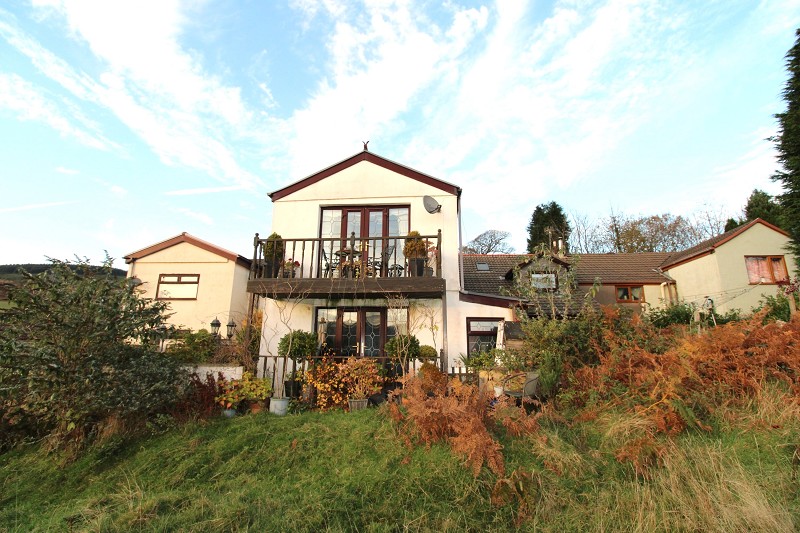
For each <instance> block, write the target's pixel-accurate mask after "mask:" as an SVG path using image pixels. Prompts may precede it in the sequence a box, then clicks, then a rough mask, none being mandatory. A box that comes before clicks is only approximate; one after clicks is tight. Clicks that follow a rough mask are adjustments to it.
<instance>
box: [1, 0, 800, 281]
mask: <svg viewBox="0 0 800 533" xmlns="http://www.w3.org/2000/svg"><path fill="white" fill-rule="evenodd" d="M798 26H800V1H799V0H783V1H781V0H776V1H771V0H766V1H762V2H757V1H737V0H722V1H705V0H697V1H691V2H687V1H685V0H677V1H647V0H641V1H640V0H608V1H597V2H593V1H581V0H568V1H555V2H539V1H531V2H525V1H523V0H509V1H497V2H490V1H486V2H478V1H460V2H459V1H455V0H452V1H443V2H434V1H424V0H420V1H415V0H406V1H401V0H398V1H391V0H382V1H377V0H376V1H365V2H356V1H340V0H320V1H312V0H294V1H291V0H290V1H286V2H278V1H275V2H272V1H269V2H260V1H255V0H252V1H233V0H224V1H213V0H208V1H204V2H199V1H193V2H185V3H184V2H177V1H167V0H157V1H137V2H125V3H121V2H120V3H118V2H110V1H76V2H70V1H66V0H61V1H59V0H34V1H32V2H21V1H17V0H11V1H10V2H4V3H3V4H2V7H0V139H2V142H0V161H2V168H0V184H2V187H0V227H2V228H3V230H2V232H0V263H24V262H44V261H45V257H46V256H48V257H55V258H60V259H67V258H71V257H73V256H75V255H78V256H80V257H88V258H89V259H91V260H93V261H95V262H97V261H100V260H102V258H103V257H104V251H108V253H109V255H110V256H111V257H114V258H117V260H116V265H117V266H122V267H124V262H123V261H122V259H121V257H122V256H123V255H125V254H126V253H129V252H132V251H135V250H137V249H140V248H143V247H145V246H148V245H150V244H153V243H155V242H158V241H161V240H163V239H166V238H168V237H171V236H174V235H176V234H178V233H180V232H182V231H187V232H189V233H191V234H193V235H195V236H197V237H200V238H202V239H205V240H208V241H210V242H213V243H215V244H217V245H220V246H222V247H224V248H227V249H230V250H232V251H235V252H238V253H240V254H242V255H245V256H248V255H250V254H251V253H252V237H253V234H254V233H255V232H260V233H261V234H262V235H264V234H268V233H269V232H270V231H271V229H270V225H271V205H270V201H269V198H268V197H267V193H268V192H270V191H273V190H275V189H278V188H280V187H283V186H284V185H286V184H288V183H291V182H293V181H296V180H298V179H301V178H303V177H304V176H306V175H308V174H311V173H313V172H315V171H317V170H320V169H322V168H325V167H327V166H329V165H331V164H333V163H336V162H338V161H340V160H342V159H345V158H347V157H349V156H351V155H353V154H354V153H356V152H359V151H360V150H361V142H362V141H365V140H369V141H370V145H369V146H370V150H371V151H373V152H375V153H377V154H379V155H382V156H384V157H387V158H389V159H392V160H394V161H397V162H400V163H403V164H405V165H407V166H410V167H412V168H415V169H417V170H420V171H422V172H425V173H427V174H431V175H433V176H436V177H439V178H441V179H443V180H445V181H448V182H451V183H455V184H458V185H460V186H461V187H462V188H463V190H464V193H463V202H462V205H463V215H464V216H463V219H464V220H463V233H464V241H465V242H466V241H468V240H469V239H471V238H473V237H474V236H476V235H477V234H479V233H480V232H482V231H484V230H487V229H499V230H504V231H509V232H511V234H512V239H511V240H512V242H511V244H512V245H514V246H515V247H516V248H517V250H521V249H523V248H524V247H525V238H526V233H525V232H526V226H527V224H528V221H529V220H530V216H531V213H532V212H533V209H534V207H535V206H536V205H537V204H539V203H542V202H549V201H551V200H555V201H558V202H559V203H560V204H561V205H562V206H563V207H564V208H565V210H566V211H567V212H569V213H577V214H579V215H582V216H587V217H590V218H599V217H603V216H606V215H608V214H609V212H610V211H611V210H614V211H615V212H622V213H627V214H631V215H637V214H643V215H649V214H656V213H664V212H670V213H673V214H682V215H686V216H693V215H696V214H697V213H699V212H703V211H711V212H714V213H723V214H726V215H737V214H739V213H740V212H741V208H742V206H743V204H744V202H745V201H746V198H747V196H748V195H749V193H750V192H751V191H752V190H753V189H754V188H760V189H764V190H767V191H768V192H770V193H772V194H774V193H776V192H778V191H779V189H778V187H777V186H776V185H775V184H773V183H772V182H771V181H770V180H769V176H770V175H771V174H772V173H773V172H774V170H775V168H776V163H775V153H774V146H773V143H771V142H769V141H768V140H766V139H767V137H769V136H770V135H773V134H774V133H775V131H776V122H775V119H774V116H773V115H774V114H775V113H777V112H780V111H782V110H783V109H784V105H783V102H782V100H781V99H780V93H781V90H782V88H783V85H784V83H785V81H786V71H785V60H784V56H785V54H786V51H787V50H788V49H789V48H790V47H791V46H792V44H793V43H794V31H795V28H797V27H798Z"/></svg>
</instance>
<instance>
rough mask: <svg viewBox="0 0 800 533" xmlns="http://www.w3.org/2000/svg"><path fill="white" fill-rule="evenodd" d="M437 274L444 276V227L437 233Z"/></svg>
mask: <svg viewBox="0 0 800 533" xmlns="http://www.w3.org/2000/svg"><path fill="white" fill-rule="evenodd" d="M436 275H437V276H438V277H440V278H441V277H442V229H441V228H439V231H438V232H437V234H436Z"/></svg>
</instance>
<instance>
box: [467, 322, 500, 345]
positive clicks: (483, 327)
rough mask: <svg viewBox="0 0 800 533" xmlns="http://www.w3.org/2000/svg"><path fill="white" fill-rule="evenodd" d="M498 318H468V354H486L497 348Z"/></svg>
mask: <svg viewBox="0 0 800 533" xmlns="http://www.w3.org/2000/svg"><path fill="white" fill-rule="evenodd" d="M499 325H500V319H499V318H468V319H467V348H468V349H469V353H475V352H488V351H489V350H491V349H492V348H494V347H495V346H497V329H498V327H499Z"/></svg>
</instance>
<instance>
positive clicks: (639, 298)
mask: <svg viewBox="0 0 800 533" xmlns="http://www.w3.org/2000/svg"><path fill="white" fill-rule="evenodd" d="M616 290H617V302H620V303H637V302H643V301H644V288H643V287H642V286H641V285H617V286H616Z"/></svg>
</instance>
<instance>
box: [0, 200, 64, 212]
mask: <svg viewBox="0 0 800 533" xmlns="http://www.w3.org/2000/svg"><path fill="white" fill-rule="evenodd" d="M76 203H78V202H45V203H41V204H28V205H20V206H15V207H0V213H13V212H15V211H31V210H33V209H47V208H50V207H60V206H62V205H70V204H76Z"/></svg>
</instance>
